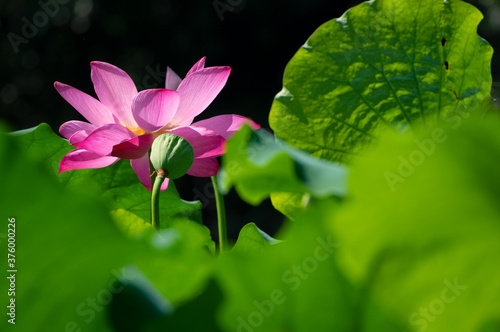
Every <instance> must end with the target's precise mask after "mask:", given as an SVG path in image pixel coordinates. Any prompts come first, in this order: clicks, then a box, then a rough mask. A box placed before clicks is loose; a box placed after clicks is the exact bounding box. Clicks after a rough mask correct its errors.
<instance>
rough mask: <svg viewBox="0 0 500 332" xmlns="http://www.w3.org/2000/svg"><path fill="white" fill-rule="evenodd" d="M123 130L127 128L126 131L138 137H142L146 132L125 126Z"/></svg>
mask: <svg viewBox="0 0 500 332" xmlns="http://www.w3.org/2000/svg"><path fill="white" fill-rule="evenodd" d="M125 128H127V129H128V130H130V131H131V132H133V133H134V134H136V135H138V136H140V135H144V134H145V133H146V132H145V131H144V130H142V129H141V128H135V129H134V128H130V127H127V126H125Z"/></svg>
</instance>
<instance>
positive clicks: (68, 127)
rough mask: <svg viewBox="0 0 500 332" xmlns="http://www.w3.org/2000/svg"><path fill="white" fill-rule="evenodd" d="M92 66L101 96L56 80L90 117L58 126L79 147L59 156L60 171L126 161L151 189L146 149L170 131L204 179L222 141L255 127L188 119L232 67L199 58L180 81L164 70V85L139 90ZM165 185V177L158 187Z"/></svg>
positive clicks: (109, 68) (227, 118)
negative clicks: (187, 147)
mask: <svg viewBox="0 0 500 332" xmlns="http://www.w3.org/2000/svg"><path fill="white" fill-rule="evenodd" d="M90 66H91V79H92V83H93V84H94V89H95V92H96V94H97V96H98V98H99V100H97V99H95V98H93V97H91V96H89V95H88V94H86V93H83V92H81V91H80V90H77V89H75V88H73V87H71V86H69V85H66V84H62V83H59V82H55V84H54V86H55V88H56V90H57V91H58V92H59V94H60V95H61V96H62V97H63V98H64V99H66V101H67V102H68V103H70V104H71V105H72V106H73V107H74V108H75V109H76V110H77V111H78V112H80V114H81V115H83V117H84V118H85V119H87V120H88V121H89V122H83V121H68V122H66V123H64V124H63V125H62V126H61V127H60V129H59V131H60V133H61V135H62V136H64V137H66V138H67V139H69V143H70V144H71V145H73V146H76V147H77V149H75V150H73V151H70V152H69V153H68V154H66V155H65V156H64V157H63V159H62V160H61V164H60V166H59V173H61V172H65V171H68V170H74V169H84V168H101V167H106V166H109V165H111V164H113V163H115V162H117V161H118V160H120V159H130V165H131V166H132V169H133V170H134V171H135V173H136V174H137V176H138V177H139V179H140V181H141V183H142V184H143V185H144V186H145V187H146V188H148V189H149V190H151V178H150V176H151V172H150V169H149V156H148V151H149V149H150V148H151V144H152V143H153V141H154V139H155V138H156V137H157V136H158V135H161V134H164V133H172V134H175V135H178V136H181V137H183V138H185V139H186V140H187V141H188V142H189V143H190V144H191V145H192V146H193V150H194V157H195V159H194V162H193V164H192V165H191V168H190V169H189V171H188V172H187V174H190V175H193V176H199V177H208V176H213V175H216V174H217V172H218V170H219V164H218V162H217V159H216V157H218V156H220V155H222V154H223V153H224V152H225V151H224V149H225V142H226V140H227V139H228V138H229V137H230V136H231V135H232V134H233V133H234V132H236V131H237V130H239V129H240V128H241V126H242V125H243V124H244V123H247V124H249V125H250V126H252V127H253V128H254V129H257V128H259V125H257V124H255V123H254V122H253V121H251V120H249V119H247V118H245V117H242V116H239V115H235V114H228V115H219V116H215V117H212V118H209V119H206V120H202V121H198V122H195V123H192V122H193V119H194V118H195V117H196V116H197V115H198V114H200V113H201V112H203V111H204V110H205V109H206V108H207V106H208V105H210V103H211V102H212V101H213V100H214V99H215V97H216V96H217V95H218V94H219V92H220V91H221V90H222V88H223V87H224V85H225V84H226V82H227V79H228V77H229V73H230V71H231V68H230V67H209V68H205V58H202V59H201V60H200V61H198V62H197V63H196V64H195V65H194V66H193V67H192V68H191V70H189V72H188V73H187V75H186V77H185V78H184V79H183V80H181V79H180V78H179V76H177V74H175V73H174V72H173V71H172V70H171V69H170V68H167V77H166V84H165V87H166V88H165V89H149V90H144V91H141V92H137V89H136V87H135V84H134V82H133V81H132V79H131V78H130V77H129V76H128V75H127V73H125V72H124V71H123V70H121V69H120V68H118V67H115V66H113V65H111V64H108V63H105V62H97V61H94V62H92V63H91V65H90ZM167 186H168V179H165V182H164V183H163V185H162V187H161V189H162V190H165V189H166V188H167Z"/></svg>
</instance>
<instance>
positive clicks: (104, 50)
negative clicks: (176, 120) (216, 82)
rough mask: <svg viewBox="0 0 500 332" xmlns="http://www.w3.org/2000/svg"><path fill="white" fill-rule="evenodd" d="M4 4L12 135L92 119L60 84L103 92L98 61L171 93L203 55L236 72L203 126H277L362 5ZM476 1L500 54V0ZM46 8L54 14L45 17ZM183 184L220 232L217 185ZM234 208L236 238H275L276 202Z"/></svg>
mask: <svg viewBox="0 0 500 332" xmlns="http://www.w3.org/2000/svg"><path fill="white" fill-rule="evenodd" d="M0 1H2V2H1V3H0V32H1V36H2V39H1V41H0V60H1V67H0V119H1V121H3V122H6V123H7V125H8V126H9V127H10V129H12V130H19V129H24V128H29V127H33V126H36V125H38V124H39V123H41V122H46V123H48V124H49V125H50V126H51V127H52V128H53V129H54V130H55V131H56V132H57V129H58V127H59V126H60V125H61V124H62V123H63V122H65V121H68V120H75V119H83V118H82V117H81V116H80V115H79V114H78V113H77V111H76V110H74V109H73V108H72V107H71V106H70V105H69V104H67V103H66V101H65V100H64V99H62V98H61V97H60V96H59V94H58V93H57V92H56V91H55V89H54V88H53V82H54V81H60V82H63V83H66V84H69V85H71V86H74V87H76V88H78V89H80V90H82V91H84V92H86V93H89V94H92V95H93V94H94V92H93V86H92V83H91V81H90V62H91V61H93V60H99V61H105V62H109V63H112V64H114V65H116V66H118V67H120V68H122V69H124V70H125V71H126V72H127V73H128V74H129V75H130V76H131V77H132V78H133V80H134V82H135V83H136V84H137V85H138V87H139V90H141V89H144V88H154V87H161V86H163V84H164V75H165V74H164V72H165V69H166V66H167V65H168V66H170V67H171V68H173V69H174V71H176V72H177V73H178V74H179V76H181V77H183V76H184V75H185V74H186V72H187V71H188V70H189V68H190V67H191V66H192V65H193V64H194V63H195V62H196V61H198V60H199V59H200V58H201V57H203V56H206V57H207V66H219V65H225V66H226V65H227V66H231V67H232V73H231V76H230V78H229V81H228V83H227V85H226V87H225V88H224V89H223V90H222V92H221V93H220V95H219V96H218V98H217V99H216V100H215V101H214V102H213V103H212V105H211V106H209V108H208V109H207V110H206V111H205V112H204V113H202V115H200V117H198V118H197V120H201V119H203V118H207V117H211V116H214V115H218V114H227V113H236V114H241V115H244V116H247V117H249V118H252V119H253V120H254V121H256V122H258V123H259V124H261V125H262V127H264V128H269V125H268V113H269V110H270V107H271V103H272V100H273V97H274V95H275V94H276V93H277V92H279V91H280V90H281V80H282V75H283V71H284V68H285V66H286V64H287V62H288V61H289V60H290V58H291V57H292V56H293V55H294V53H295V52H296V51H297V49H298V48H299V47H300V46H301V45H302V44H303V43H304V42H305V40H306V39H307V38H308V37H309V36H310V35H311V34H312V33H313V32H314V30H315V29H316V28H317V27H318V26H319V25H321V24H322V23H324V22H326V21H328V20H330V19H332V18H335V17H339V16H341V15H342V13H343V12H344V11H345V10H347V9H348V8H349V7H352V6H354V5H356V4H358V3H360V2H361V1H348V0H344V1H332V0H274V1H269V0H216V1H213V0H193V1H180V0H177V1H171V0H163V1H160V0H141V1H129V2H126V1H121V2H115V1H104V0H101V1H99V0H93V1H92V0H59V1H57V0H41V1H34V0H32V1H26V0H22V1H21V0H10V1H6V0H0ZM470 2H471V3H473V4H474V5H476V6H477V7H478V8H480V9H481V11H482V12H483V14H484V15H485V20H484V21H483V22H482V23H481V25H480V26H479V34H480V35H481V36H482V37H484V38H485V39H487V40H488V41H489V42H490V43H491V44H492V45H493V46H494V47H495V46H496V45H500V44H499V42H500V37H499V35H500V34H499V32H500V3H499V1H498V0H482V1H480V0H476V1H470ZM45 4H46V5H45ZM49 4H50V5H49ZM54 4H57V5H56V6H55V5H54ZM44 7H45V8H46V9H45V12H48V13H49V14H50V15H45V16H44V15H43V14H41V13H43V12H44ZM216 7H217V9H216ZM44 17H45V18H46V20H45V19H44ZM26 20H27V21H29V22H30V23H38V25H39V27H37V26H35V28H36V30H37V31H33V30H31V31H29V32H30V33H31V34H32V36H29V38H26V39H25V40H24V41H23V43H20V44H19V45H18V49H17V50H16V49H15V47H13V46H12V44H11V42H10V41H9V39H8V37H7V36H8V34H9V33H11V32H12V33H15V34H16V35H18V36H20V37H22V38H24V37H23V27H24V28H26V27H25V26H26V23H25V22H26ZM37 20H38V21H37ZM25 36H26V37H28V35H25ZM16 51H17V52H16ZM498 58H499V56H498V54H496V53H495V55H494V59H493V68H492V69H493V80H494V81H495V82H498V81H499V77H500V72H499V66H497V65H495V64H498V63H499V62H498ZM493 88H494V90H495V89H496V90H497V91H494V92H493V93H494V95H495V96H496V95H498V94H499V92H500V84H499V83H494V86H493ZM176 185H177V188H178V189H179V192H180V194H181V197H182V198H183V199H186V200H193V199H200V200H201V201H202V202H203V203H204V206H205V208H204V209H203V214H204V222H205V223H206V224H207V225H209V226H210V227H211V228H212V230H213V231H215V228H213V225H214V224H215V205H214V203H213V194H212V193H213V191H212V188H211V185H210V179H207V178H193V177H190V176H186V177H183V178H182V179H180V180H176ZM226 207H227V213H228V227H229V234H230V236H231V237H232V238H235V236H236V235H237V232H238V230H239V229H240V228H241V226H242V225H243V224H245V223H247V222H255V223H256V224H257V225H258V226H259V227H261V228H262V229H264V230H266V231H268V232H269V233H271V234H273V233H274V232H275V231H276V229H277V228H278V227H279V225H280V224H281V222H282V219H283V217H282V216H281V215H280V214H279V213H278V212H276V211H275V210H274V209H272V207H271V204H270V203H269V201H266V202H265V203H263V204H262V205H261V206H260V207H258V208H251V207H249V206H248V205H246V204H245V203H243V202H242V201H241V200H240V199H239V198H238V197H237V196H236V195H235V194H234V192H233V191H232V192H231V193H230V194H229V195H228V196H227V198H226ZM213 234H214V235H215V234H216V232H213Z"/></svg>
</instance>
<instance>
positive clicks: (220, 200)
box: [211, 176, 229, 252]
mask: <svg viewBox="0 0 500 332" xmlns="http://www.w3.org/2000/svg"><path fill="white" fill-rule="evenodd" d="M211 179H212V184H213V186H214V193H215V203H216V205H217V228H218V231H219V252H224V251H226V250H227V249H229V245H228V243H227V228H226V210H225V209H224V197H222V194H221V192H220V191H219V187H218V186H217V176H212V177H211Z"/></svg>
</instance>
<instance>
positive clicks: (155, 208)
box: [151, 169, 166, 230]
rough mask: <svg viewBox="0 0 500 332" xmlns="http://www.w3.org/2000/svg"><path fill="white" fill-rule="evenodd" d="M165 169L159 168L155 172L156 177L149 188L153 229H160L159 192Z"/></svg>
mask: <svg viewBox="0 0 500 332" xmlns="http://www.w3.org/2000/svg"><path fill="white" fill-rule="evenodd" d="M165 176H166V174H165V171H164V170H162V169H159V170H158V171H157V172H156V178H155V179H154V184H153V188H152V189H151V225H153V227H154V229H156V230H159V229H160V192H161V184H162V183H163V180H165Z"/></svg>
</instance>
